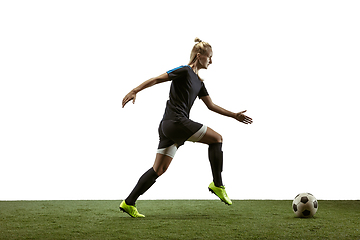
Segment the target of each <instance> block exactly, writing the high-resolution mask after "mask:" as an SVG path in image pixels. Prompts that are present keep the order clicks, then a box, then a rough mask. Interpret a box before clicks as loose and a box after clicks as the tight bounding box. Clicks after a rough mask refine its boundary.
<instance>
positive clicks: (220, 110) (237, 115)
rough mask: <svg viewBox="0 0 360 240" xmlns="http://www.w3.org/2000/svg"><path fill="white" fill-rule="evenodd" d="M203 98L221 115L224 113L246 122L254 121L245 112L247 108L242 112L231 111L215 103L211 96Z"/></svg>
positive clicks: (211, 108)
mask: <svg viewBox="0 0 360 240" xmlns="http://www.w3.org/2000/svg"><path fill="white" fill-rule="evenodd" d="M201 100H202V101H203V102H204V103H205V105H206V106H207V108H208V109H209V110H211V111H213V112H216V113H218V114H221V115H224V116H227V117H232V118H235V119H236V120H238V121H239V122H242V123H245V124H251V123H252V119H251V118H249V117H248V116H246V115H245V114H244V113H245V112H246V110H245V111H242V112H238V113H234V112H231V111H229V110H226V109H224V108H222V107H220V106H218V105H216V104H215V103H213V101H212V100H211V97H210V96H205V97H201Z"/></svg>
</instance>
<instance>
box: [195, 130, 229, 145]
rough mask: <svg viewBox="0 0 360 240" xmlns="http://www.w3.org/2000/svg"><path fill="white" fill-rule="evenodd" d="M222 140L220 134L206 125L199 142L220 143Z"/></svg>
mask: <svg viewBox="0 0 360 240" xmlns="http://www.w3.org/2000/svg"><path fill="white" fill-rule="evenodd" d="M222 141H223V139H222V136H221V135H220V134H219V133H217V132H215V131H214V130H213V129H211V128H209V127H207V130H206V133H205V135H204V136H203V138H202V139H201V140H200V141H199V142H200V143H205V144H213V143H221V142H222Z"/></svg>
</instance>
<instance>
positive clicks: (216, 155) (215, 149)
mask: <svg viewBox="0 0 360 240" xmlns="http://www.w3.org/2000/svg"><path fill="white" fill-rule="evenodd" d="M221 148H222V143H213V144H210V145H209V161H210V165H211V171H212V175H213V180H214V184H215V186H216V187H220V186H223V182H222V178H221V172H222V170H223V152H222V150H221Z"/></svg>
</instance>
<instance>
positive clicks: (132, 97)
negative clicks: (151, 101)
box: [122, 91, 136, 108]
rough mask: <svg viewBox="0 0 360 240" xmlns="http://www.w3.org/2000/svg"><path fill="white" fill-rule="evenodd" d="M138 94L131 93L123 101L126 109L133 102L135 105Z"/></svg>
mask: <svg viewBox="0 0 360 240" xmlns="http://www.w3.org/2000/svg"><path fill="white" fill-rule="evenodd" d="M135 99H136V93H135V92H134V91H130V92H129V93H128V94H127V95H126V96H125V97H124V99H123V101H122V107H123V108H124V106H125V104H127V103H128V102H130V101H131V100H133V104H134V103H135Z"/></svg>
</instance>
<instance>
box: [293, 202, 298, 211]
mask: <svg viewBox="0 0 360 240" xmlns="http://www.w3.org/2000/svg"><path fill="white" fill-rule="evenodd" d="M293 209H294V212H296V211H297V205H296V204H293Z"/></svg>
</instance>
